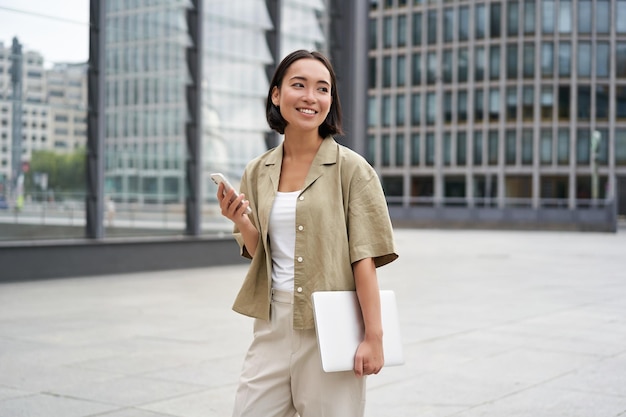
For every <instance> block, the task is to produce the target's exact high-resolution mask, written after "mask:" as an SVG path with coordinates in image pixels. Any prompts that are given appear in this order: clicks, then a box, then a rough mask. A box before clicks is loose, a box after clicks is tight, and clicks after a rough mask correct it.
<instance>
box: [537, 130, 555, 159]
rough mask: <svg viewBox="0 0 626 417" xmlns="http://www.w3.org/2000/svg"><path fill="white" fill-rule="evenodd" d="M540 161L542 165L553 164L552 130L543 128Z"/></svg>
mask: <svg viewBox="0 0 626 417" xmlns="http://www.w3.org/2000/svg"><path fill="white" fill-rule="evenodd" d="M540 161H541V164H542V165H551V164H552V130H551V129H541V142H540Z"/></svg>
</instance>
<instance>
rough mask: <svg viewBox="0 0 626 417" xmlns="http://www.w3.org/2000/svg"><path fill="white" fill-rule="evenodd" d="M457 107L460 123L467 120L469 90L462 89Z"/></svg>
mask: <svg viewBox="0 0 626 417" xmlns="http://www.w3.org/2000/svg"><path fill="white" fill-rule="evenodd" d="M457 109H458V115H457V116H458V121H459V123H465V122H467V91H465V90H461V91H459V94H458V96H457Z"/></svg>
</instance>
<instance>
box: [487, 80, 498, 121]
mask: <svg viewBox="0 0 626 417" xmlns="http://www.w3.org/2000/svg"><path fill="white" fill-rule="evenodd" d="M499 118H500V90H498V88H497V87H496V88H491V89H490V90H489V121H491V122H497V121H498V119H499Z"/></svg>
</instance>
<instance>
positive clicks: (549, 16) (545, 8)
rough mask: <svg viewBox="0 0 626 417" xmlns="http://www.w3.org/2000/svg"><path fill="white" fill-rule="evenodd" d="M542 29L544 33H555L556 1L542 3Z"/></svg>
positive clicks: (549, 0) (546, 0)
mask: <svg viewBox="0 0 626 417" xmlns="http://www.w3.org/2000/svg"><path fill="white" fill-rule="evenodd" d="M540 4H541V28H542V31H543V33H554V17H555V16H554V14H555V13H554V0H543V1H541V3H540Z"/></svg>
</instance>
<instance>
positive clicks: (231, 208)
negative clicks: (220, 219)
mask: <svg viewBox="0 0 626 417" xmlns="http://www.w3.org/2000/svg"><path fill="white" fill-rule="evenodd" d="M223 193H224V184H220V185H219V187H218V188H217V201H219V203H220V208H221V209H222V215H223V216H224V217H227V218H228V219H230V220H231V221H232V222H233V223H235V225H236V226H237V228H238V229H239V231H240V232H241V236H243V241H244V244H245V246H246V249H247V251H248V253H249V254H250V256H254V253H255V252H256V247H257V244H258V243H259V231H258V230H257V229H256V227H254V224H253V223H252V222H251V221H250V218H249V217H248V215H247V214H245V211H246V208H247V207H248V206H249V205H250V202H249V201H247V200H244V198H245V195H243V194H240V195H239V197H237V198H236V199H234V200H232V202H231V198H232V196H233V195H234V193H235V190H230V191H228V192H227V193H226V194H223Z"/></svg>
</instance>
